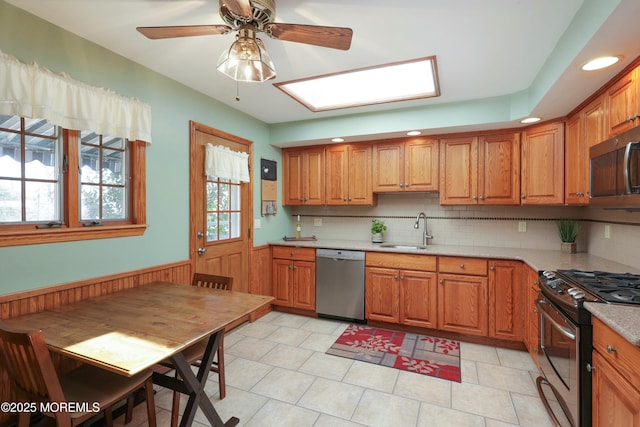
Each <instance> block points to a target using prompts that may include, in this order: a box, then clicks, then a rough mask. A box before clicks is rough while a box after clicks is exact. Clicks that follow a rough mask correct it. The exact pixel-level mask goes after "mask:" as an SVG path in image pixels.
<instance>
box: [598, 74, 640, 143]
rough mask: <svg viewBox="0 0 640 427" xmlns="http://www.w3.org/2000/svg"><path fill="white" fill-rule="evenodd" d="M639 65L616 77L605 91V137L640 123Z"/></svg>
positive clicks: (612, 135)
mask: <svg viewBox="0 0 640 427" xmlns="http://www.w3.org/2000/svg"><path fill="white" fill-rule="evenodd" d="M639 79H640V67H636V68H635V69H633V70H631V71H630V72H628V73H627V74H625V75H624V76H622V77H621V78H620V79H618V80H617V81H616V82H615V83H614V84H613V85H612V86H611V87H610V88H609V89H608V90H607V92H606V94H605V97H606V108H607V133H608V136H607V138H611V137H614V136H616V135H618V134H619V133H621V132H624V131H626V130H629V129H631V128H633V127H635V126H638V124H640V82H639V81H638V80H639Z"/></svg>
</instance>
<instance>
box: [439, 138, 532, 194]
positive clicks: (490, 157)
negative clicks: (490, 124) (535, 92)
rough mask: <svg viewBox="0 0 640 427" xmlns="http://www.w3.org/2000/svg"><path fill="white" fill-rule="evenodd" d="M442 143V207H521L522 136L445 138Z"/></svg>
mask: <svg viewBox="0 0 640 427" xmlns="http://www.w3.org/2000/svg"><path fill="white" fill-rule="evenodd" d="M440 143H441V159H442V160H441V162H442V167H441V169H440V204H441V205H470V204H485V205H518V204H520V134H519V133H497V134H488V135H480V136H463V137H458V138H446V139H442V140H441V141H440Z"/></svg>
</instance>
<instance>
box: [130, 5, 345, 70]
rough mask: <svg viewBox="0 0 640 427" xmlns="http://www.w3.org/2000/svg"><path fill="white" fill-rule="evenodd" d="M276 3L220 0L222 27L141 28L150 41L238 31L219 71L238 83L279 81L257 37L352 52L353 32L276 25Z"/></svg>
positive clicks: (141, 31) (298, 25) (219, 63)
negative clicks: (264, 35)
mask: <svg viewBox="0 0 640 427" xmlns="http://www.w3.org/2000/svg"><path fill="white" fill-rule="evenodd" d="M275 14H276V4H275V0H220V16H221V17H222V19H223V21H224V22H226V25H225V24H222V25H186V26H184V25H183V26H164V27H137V28H136V29H137V30H138V31H139V32H140V33H142V34H143V35H145V36H146V37H148V38H150V39H165V38H174V37H191V36H203V35H217V34H228V33H230V32H231V31H238V35H237V40H236V41H235V42H234V43H233V44H232V45H231V47H230V48H229V49H228V50H226V51H224V52H223V53H222V55H221V57H220V60H219V61H218V67H217V68H218V70H220V71H221V72H223V73H224V74H226V75H228V76H229V77H231V78H233V79H234V80H237V81H264V80H269V79H272V78H274V77H275V67H274V65H273V61H271V58H270V57H269V55H268V54H267V52H266V49H265V48H264V44H263V43H262V41H261V40H260V39H259V38H256V34H257V33H265V34H267V35H268V36H269V37H271V38H274V39H278V40H285V41H292V42H298V43H305V44H310V45H314V46H322V47H328V48H332V49H340V50H349V48H350V47H351V37H352V36H353V30H351V28H342V27H325V26H319V25H301V24H284V23H279V22H273V19H274V17H275Z"/></svg>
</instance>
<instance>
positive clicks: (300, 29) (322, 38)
mask: <svg viewBox="0 0 640 427" xmlns="http://www.w3.org/2000/svg"><path fill="white" fill-rule="evenodd" d="M265 32H266V33H267V34H269V35H270V36H271V37H273V38H275V39H279V40H286V41H290V42H298V43H305V44H311V45H314V46H322V47H330V48H332V49H340V50H349V48H350V47H351V37H352V36H353V30H352V29H351V28H342V27H323V26H320V25H300V24H279V23H272V24H269V25H267V26H266V28H265Z"/></svg>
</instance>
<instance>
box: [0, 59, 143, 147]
mask: <svg viewBox="0 0 640 427" xmlns="http://www.w3.org/2000/svg"><path fill="white" fill-rule="evenodd" d="M0 114H6V115H17V116H24V117H30V118H40V119H46V120H47V121H48V122H50V123H52V124H54V125H57V126H62V127H64V128H66V129H75V130H90V131H94V132H96V133H99V134H102V135H109V136H114V137H120V138H128V139H129V140H141V141H146V142H151V107H150V106H149V105H148V104H145V103H143V102H140V101H138V100H137V99H135V98H127V97H124V96H121V95H118V94H117V93H115V92H113V91H112V90H109V89H105V88H100V87H95V86H90V85H87V84H85V83H82V82H79V81H76V80H73V79H72V78H71V77H69V76H68V75H66V74H63V73H59V74H58V73H54V72H52V71H50V70H48V69H46V68H44V67H41V66H39V65H38V64H36V63H33V64H24V63H22V62H20V61H19V60H17V59H16V58H14V57H13V56H11V55H7V54H5V53H3V52H2V51H0Z"/></svg>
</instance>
